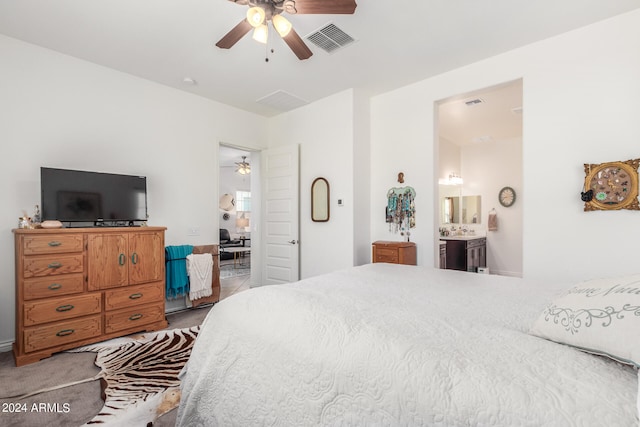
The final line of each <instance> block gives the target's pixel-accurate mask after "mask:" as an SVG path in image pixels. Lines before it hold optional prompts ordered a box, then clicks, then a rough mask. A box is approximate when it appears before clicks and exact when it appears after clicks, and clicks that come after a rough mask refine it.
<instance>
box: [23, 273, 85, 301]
mask: <svg viewBox="0 0 640 427" xmlns="http://www.w3.org/2000/svg"><path fill="white" fill-rule="evenodd" d="M83 290H84V280H83V276H82V273H76V274H64V275H59V276H53V277H38V278H35V279H26V280H25V281H24V290H23V298H24V299H25V300H32V299H38V298H49V297H57V296H62V295H69V294H79V293H81V292H82V291H83Z"/></svg>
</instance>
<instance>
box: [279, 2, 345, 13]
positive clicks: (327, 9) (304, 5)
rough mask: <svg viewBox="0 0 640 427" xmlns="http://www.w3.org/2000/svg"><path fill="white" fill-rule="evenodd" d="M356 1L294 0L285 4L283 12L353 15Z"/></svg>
mask: <svg viewBox="0 0 640 427" xmlns="http://www.w3.org/2000/svg"><path fill="white" fill-rule="evenodd" d="M356 6H357V4H356V0H294V1H292V2H285V4H284V10H285V11H286V12H288V13H292V14H301V15H302V14H327V15H338V14H353V13H354V12H355V10H356Z"/></svg>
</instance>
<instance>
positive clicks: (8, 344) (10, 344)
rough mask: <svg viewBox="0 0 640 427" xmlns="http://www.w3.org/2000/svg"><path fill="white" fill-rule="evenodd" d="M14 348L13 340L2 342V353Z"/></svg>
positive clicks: (0, 350)
mask: <svg viewBox="0 0 640 427" xmlns="http://www.w3.org/2000/svg"><path fill="white" fill-rule="evenodd" d="M12 349H13V340H11V341H1V342H0V353H4V352H5V351H11V350H12Z"/></svg>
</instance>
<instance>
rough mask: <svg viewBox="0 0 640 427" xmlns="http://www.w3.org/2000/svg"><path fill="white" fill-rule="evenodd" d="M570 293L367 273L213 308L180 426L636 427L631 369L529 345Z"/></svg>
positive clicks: (373, 267) (407, 269)
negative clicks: (550, 309)
mask: <svg viewBox="0 0 640 427" xmlns="http://www.w3.org/2000/svg"><path fill="white" fill-rule="evenodd" d="M566 288H567V286H566V284H565V285H562V284H540V283H537V284H532V283H528V282H526V281H523V280H521V279H516V278H508V277H500V276H495V275H482V274H472V273H464V272H457V271H450V270H446V271H443V270H437V269H431V268H423V267H414V266H403V265H394V264H381V263H378V264H370V265H365V266H361V267H354V268H350V269H346V270H341V271H338V272H334V273H330V274H326V275H322V276H317V277H313V278H309V279H305V280H302V281H300V282H297V283H294V284H289V285H280V286H269V287H262V288H256V289H252V290H249V291H245V292H243V293H240V294H237V295H235V296H233V297H231V298H228V299H226V300H223V301H221V302H220V303H218V304H217V305H216V306H215V307H213V308H212V310H211V312H210V313H209V315H208V317H207V319H206V320H205V322H204V324H203V327H202V330H201V332H200V335H199V337H198V339H197V341H196V344H195V347H194V349H193V353H192V356H191V358H190V360H189V363H188V366H187V368H186V369H185V371H184V372H183V382H182V400H181V403H180V408H179V411H178V422H177V425H179V426H216V425H217V426H234V425H235V426H243V427H245V426H258V425H278V426H334V425H358V426H359V425H376V426H423V425H424V426H427V425H428V426H432V425H439V426H448V427H454V426H489V425H495V426H536V427H539V426H598V427H601V426H625V427H626V426H636V425H638V403H637V397H638V377H637V373H636V370H635V369H634V368H633V367H631V366H628V365H623V364H621V363H618V362H615V361H613V360H611V359H609V358H605V357H602V356H596V355H592V354H587V353H584V352H582V351H579V350H576V349H575V348H573V347H569V346H566V345H561V344H557V343H554V342H551V341H548V340H545V339H542V338H538V337H536V336H532V335H530V334H529V333H528V331H529V328H530V327H531V324H532V323H533V322H534V320H535V319H536V318H537V317H538V316H539V315H540V313H541V312H542V310H543V309H544V307H545V306H546V305H547V304H548V303H549V301H550V300H551V299H552V298H553V297H554V296H556V295H557V294H559V292H560V291H562V290H565V289H566Z"/></svg>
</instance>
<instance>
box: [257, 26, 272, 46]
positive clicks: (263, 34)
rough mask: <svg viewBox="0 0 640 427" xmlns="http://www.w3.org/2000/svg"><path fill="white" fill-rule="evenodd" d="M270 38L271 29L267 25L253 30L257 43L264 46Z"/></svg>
mask: <svg viewBox="0 0 640 427" xmlns="http://www.w3.org/2000/svg"><path fill="white" fill-rule="evenodd" d="M268 36H269V28H268V27H267V26H266V25H265V24H262V25H260V26H257V27H256V28H255V29H254V30H253V39H254V40H255V41H257V42H260V43H262V44H267V38H268Z"/></svg>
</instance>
